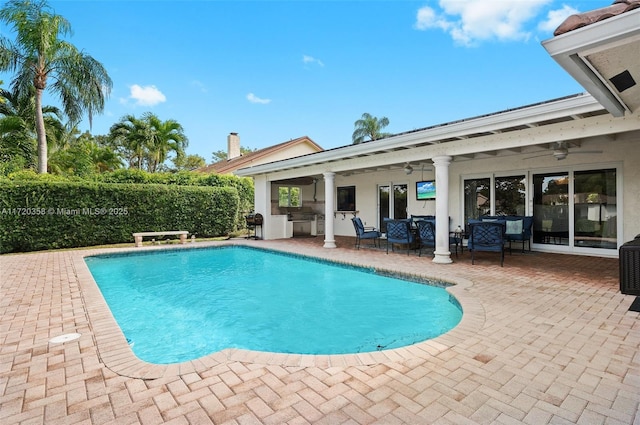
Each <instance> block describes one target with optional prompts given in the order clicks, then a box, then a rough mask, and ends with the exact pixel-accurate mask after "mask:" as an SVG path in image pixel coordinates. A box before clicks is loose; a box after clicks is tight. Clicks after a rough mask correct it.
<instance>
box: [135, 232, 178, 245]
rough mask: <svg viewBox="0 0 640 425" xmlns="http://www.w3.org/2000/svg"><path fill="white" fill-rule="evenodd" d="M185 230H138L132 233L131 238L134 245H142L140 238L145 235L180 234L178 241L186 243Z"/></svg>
mask: <svg viewBox="0 0 640 425" xmlns="http://www.w3.org/2000/svg"><path fill="white" fill-rule="evenodd" d="M188 233H189V232H187V231H186V230H167V231H164V232H140V233H134V234H133V240H134V241H135V242H136V247H138V246H142V238H144V237H145V236H168V235H180V243H181V244H185V243H187V234H188Z"/></svg>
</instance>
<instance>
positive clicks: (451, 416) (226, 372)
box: [0, 237, 640, 425]
mask: <svg viewBox="0 0 640 425" xmlns="http://www.w3.org/2000/svg"><path fill="white" fill-rule="evenodd" d="M337 239H338V240H337V242H338V248H336V249H323V248H322V239H321V238H320V237H318V238H309V239H288V240H278V241H260V240H257V241H256V240H236V241H228V242H220V243H239V244H249V245H254V246H260V247H265V248H271V249H277V250H283V251H288V252H294V253H296V254H302V255H310V256H317V257H321V258H326V259H330V260H334V261H340V262H347V263H350V264H358V265H363V266H371V267H376V268H379V269H386V270H391V271H400V272H404V273H409V274H414V275H421V276H427V277H431V278H435V279H440V280H445V281H449V282H452V283H455V284H456V286H455V287H452V292H453V293H454V295H455V296H456V297H457V298H458V300H459V301H460V303H461V305H462V307H463V309H464V312H465V313H464V317H463V320H462V322H461V323H460V324H459V325H458V326H457V327H456V328H455V329H453V330H452V331H450V332H449V333H447V334H445V335H442V336H440V337H438V338H435V339H433V340H430V341H425V342H422V343H419V344H416V345H413V346H409V347H404V348H401V349H397V350H384V351H378V352H374V353H361V354H356V355H341V356H298V355H285V354H275V353H257V352H251V351H246V350H224V351H222V352H219V353H214V354H212V355H210V356H206V357H204V358H202V359H198V360H195V361H192V362H185V363H181V364H178V365H151V364H146V363H144V362H142V361H140V360H138V359H137V358H136V357H135V356H134V355H133V354H132V352H131V350H130V348H129V346H128V345H127V343H126V340H125V338H124V336H123V335H122V333H121V332H120V330H119V328H118V327H117V325H116V324H115V321H114V320H113V318H112V316H111V314H110V312H109V310H108V308H107V307H106V304H105V303H104V300H103V299H102V297H101V295H100V292H99V290H98V289H97V287H96V286H95V282H94V281H93V279H92V277H91V274H90V273H89V271H88V269H87V268H86V265H85V264H84V261H83V256H85V255H91V254H95V253H101V252H112V251H114V250H113V249H112V250H110V249H100V250H97V249H88V250H78V251H58V252H45V253H30V254H19V255H3V256H0V279H1V280H0V282H1V285H2V286H1V294H0V295H1V297H0V314H1V316H0V343H1V345H0V423H2V424H47V425H48V424H65V425H68V424H136V423H140V424H158V423H172V424H307V423H314V424H488V423H495V424H521V423H524V424H536V425H537V424H574V423H583V424H638V425H640V313H636V312H631V311H629V306H630V305H631V303H632V302H633V300H634V299H635V297H633V296H629V295H622V294H621V293H620V291H619V282H618V261H617V260H616V259H607V258H596V257H587V256H573V255H557V254H555V255H554V254H545V253H538V252H532V253H529V252H527V253H520V252H514V253H513V255H509V254H507V255H506V258H505V263H504V267H500V264H499V260H498V259H497V256H496V255H495V254H492V253H479V254H478V256H477V257H476V264H475V265H473V266H472V265H471V261H470V257H469V256H468V253H467V252H465V253H464V254H462V255H460V256H459V257H458V258H456V257H455V256H454V260H455V262H454V263H453V264H449V265H442V264H433V263H432V262H431V261H430V257H429V256H428V255H427V256H425V255H423V256H422V257H417V256H416V255H415V254H411V255H409V256H407V255H406V254H405V253H404V252H399V253H395V254H389V255H387V254H385V252H384V250H374V249H366V248H362V249H360V250H359V251H358V250H355V249H354V248H353V239H352V238H337ZM220 243H196V244H195V246H204V245H211V244H220ZM193 246H194V245H192V244H187V246H185V247H182V246H181V248H180V249H190V248H191V247H193ZM141 249H142V250H144V249H164V248H163V247H145V248H137V250H136V251H135V252H140V251H141ZM124 250H125V249H123V248H119V249H115V251H117V252H120V251H124ZM257 276H259V275H257ZM68 333H79V334H81V336H80V338H79V339H77V340H73V341H68V342H64V343H51V342H50V339H51V338H54V337H56V336H60V335H64V334H68Z"/></svg>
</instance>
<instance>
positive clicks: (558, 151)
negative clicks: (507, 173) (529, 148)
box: [522, 142, 602, 161]
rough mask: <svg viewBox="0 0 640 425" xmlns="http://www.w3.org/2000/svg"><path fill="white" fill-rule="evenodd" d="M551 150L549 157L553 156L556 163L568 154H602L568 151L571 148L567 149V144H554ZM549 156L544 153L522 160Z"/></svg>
mask: <svg viewBox="0 0 640 425" xmlns="http://www.w3.org/2000/svg"><path fill="white" fill-rule="evenodd" d="M550 147H551V148H553V150H552V152H551V155H553V157H554V158H555V159H557V160H558V161H560V160H562V159H565V158H566V157H567V155H569V154H570V153H571V154H572V155H573V154H579V153H583V154H584V153H602V151H601V150H593V151H583V150H570V149H572V148H570V147H569V145H568V144H567V142H555V143H553V144H552V145H551V146H550ZM547 155H549V153H547V152H545V153H543V154H540V155H533V156H528V157H526V158H522V159H523V160H524V159H531V158H540V157H543V156H547Z"/></svg>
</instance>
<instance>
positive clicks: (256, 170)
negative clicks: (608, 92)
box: [237, 94, 611, 176]
mask: <svg viewBox="0 0 640 425" xmlns="http://www.w3.org/2000/svg"><path fill="white" fill-rule="evenodd" d="M597 117H603V121H604V120H609V119H611V117H610V115H609V114H608V112H607V111H606V110H605V109H604V108H603V107H602V106H601V105H599V104H598V102H596V101H595V100H594V99H593V98H592V97H591V96H590V95H587V94H580V95H574V96H568V97H566V98H561V99H555V100H552V101H548V102H542V103H539V104H535V105H528V106H524V107H522V108H516V109H511V110H507V111H502V112H498V113H495V114H487V115H483V116H480V117H475V118H470V119H466V120H460V121H454V122H451V123H446V124H441V125H436V126H432V127H427V128H424V129H419V130H413V131H409V132H405V133H401V134H397V135H393V136H391V137H389V138H386V139H380V140H376V141H372V142H367V143H363V144H360V145H350V146H343V147H340V148H335V149H329V150H326V151H324V152H320V153H316V154H310V155H306V156H304V157H300V158H294V159H291V160H283V161H276V162H273V163H270V164H264V165H259V166H256V167H250V168H245V169H242V170H239V171H238V173H237V174H238V175H244V176H254V175H259V174H265V173H283V174H286V175H296V174H300V175H314V176H320V175H321V173H322V172H323V171H328V170H333V171H335V172H337V173H339V174H342V175H352V174H360V173H368V172H377V171H386V170H400V169H402V168H403V167H404V166H405V163H406V162H410V164H411V166H412V167H413V168H414V170H421V169H422V168H424V169H425V170H427V169H428V168H429V167H431V165H432V162H431V158H432V157H433V155H434V154H433V153H431V152H436V151H439V152H441V153H440V154H450V153H449V152H446V150H450V151H451V152H453V151H455V153H454V154H453V156H454V157H453V160H454V161H459V160H468V159H473V158H484V157H492V156H496V155H504V154H514V153H523V152H529V151H531V149H537V150H538V151H539V150H540V148H543V149H553V145H554V143H556V142H557V141H558V139H557V138H556V137H555V136H556V135H557V134H558V129H559V128H562V129H573V133H572V134H574V136H571V134H569V132H568V131H567V132H565V133H564V134H563V133H562V132H560V134H562V135H563V136H567V138H564V139H563V141H568V142H569V143H570V144H571V146H572V147H578V146H580V144H581V143H582V140H581V138H580V137H578V136H575V134H578V135H580V136H582V135H583V134H585V133H584V131H583V126H584V125H586V124H583V123H582V122H581V121H589V119H591V118H597ZM535 134H538V135H544V137H539V136H538V137H536V136H535ZM550 135H553V136H550ZM511 140H514V142H511ZM448 146H451V148H449V147H448ZM454 146H455V148H454ZM536 146H537V148H536ZM460 147H463V148H462V149H461V148H460ZM296 170H299V172H298V173H296V172H295V171H296Z"/></svg>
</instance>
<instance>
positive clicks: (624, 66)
mask: <svg viewBox="0 0 640 425" xmlns="http://www.w3.org/2000/svg"><path fill="white" fill-rule="evenodd" d="M542 45H543V46H544V48H545V49H546V50H547V52H548V53H549V54H550V55H551V57H552V58H553V59H554V60H555V61H556V62H558V64H560V66H562V68H564V69H565V71H567V72H568V73H569V74H570V75H571V76H572V77H573V78H574V79H575V80H576V81H577V82H578V83H580V85H582V87H584V89H585V90H586V91H587V92H589V93H590V94H591V95H592V96H593V97H594V98H595V99H597V100H598V102H600V104H602V106H603V107H605V108H606V109H607V111H609V113H611V114H612V115H613V116H615V117H621V116H624V114H625V113H627V112H635V111H637V110H638V108H640V53H639V52H640V9H635V10H631V11H628V12H626V13H623V14H621V15H618V16H614V17H610V18H607V19H605V20H602V21H600V22H596V23H593V24H590V25H587V26H584V27H581V28H577V29H574V30H572V31H569V32H567V33H564V34H561V35H558V36H556V37H554V38H552V39H550V40H546V41H544V42H542Z"/></svg>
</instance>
